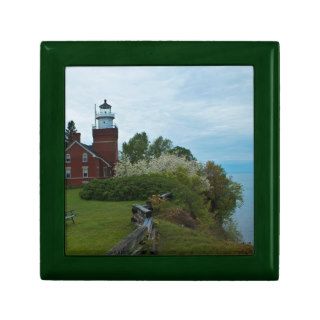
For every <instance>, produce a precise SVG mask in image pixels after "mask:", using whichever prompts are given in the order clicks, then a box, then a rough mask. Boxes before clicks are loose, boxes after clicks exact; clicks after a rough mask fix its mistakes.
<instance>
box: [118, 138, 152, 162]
mask: <svg viewBox="0 0 320 320" xmlns="http://www.w3.org/2000/svg"><path fill="white" fill-rule="evenodd" d="M148 147H149V140H148V136H147V134H146V133H145V132H141V133H136V134H135V135H134V136H133V137H132V138H131V139H130V140H129V141H128V142H124V143H123V144H122V153H121V155H122V158H123V159H128V160H129V161H130V162H131V163H136V162H138V161H139V160H144V159H146V157H147V151H148Z"/></svg>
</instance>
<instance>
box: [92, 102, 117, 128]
mask: <svg viewBox="0 0 320 320" xmlns="http://www.w3.org/2000/svg"><path fill="white" fill-rule="evenodd" d="M95 120H96V121H95V122H96V125H95V127H96V129H107V128H114V124H113V120H114V113H113V112H111V106H110V105H109V104H108V103H107V100H104V103H103V104H102V105H100V106H99V111H98V112H97V110H96V107H95ZM97 122H98V126H97Z"/></svg>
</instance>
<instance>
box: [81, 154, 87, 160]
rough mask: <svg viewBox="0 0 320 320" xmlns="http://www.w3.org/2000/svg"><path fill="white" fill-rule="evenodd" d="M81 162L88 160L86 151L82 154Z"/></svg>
mask: <svg viewBox="0 0 320 320" xmlns="http://www.w3.org/2000/svg"><path fill="white" fill-rule="evenodd" d="M82 162H88V154H87V153H83V154H82Z"/></svg>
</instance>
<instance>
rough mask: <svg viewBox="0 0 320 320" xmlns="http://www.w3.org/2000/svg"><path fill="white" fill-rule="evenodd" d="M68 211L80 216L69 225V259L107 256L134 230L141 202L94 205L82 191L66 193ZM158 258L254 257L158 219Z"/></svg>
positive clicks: (199, 232)
mask: <svg viewBox="0 0 320 320" xmlns="http://www.w3.org/2000/svg"><path fill="white" fill-rule="evenodd" d="M66 192H67V194H66V210H71V209H74V210H75V211H76V212H77V214H78V215H77V217H76V220H75V222H76V223H75V224H73V223H72V221H70V220H68V221H67V222H66V254H67V255H105V254H106V252H107V251H108V250H110V249H111V248H112V247H113V246H114V245H115V244H116V243H118V242H119V241H120V240H121V239H122V238H124V237H125V236H127V235H128V234H129V233H130V232H131V231H133V230H134V228H135V227H134V225H132V224H131V222H130V218H131V206H132V204H134V203H140V202H142V201H119V202H113V201H94V200H90V201H88V200H83V199H81V198H80V197H79V189H71V190H67V191H66ZM155 221H156V224H157V227H158V230H159V237H158V254H159V255H205V254H208V255H212V254H230V255H231V254H232V255H234V254H251V253H252V247H251V246H249V245H243V244H237V243H235V242H231V241H223V240H218V239H216V238H215V237H214V236H213V235H212V234H209V233H208V232H206V231H205V230H200V229H195V230H192V229H189V228H186V227H183V226H180V225H177V224H174V223H171V222H169V221H166V220H163V219H156V220H155Z"/></svg>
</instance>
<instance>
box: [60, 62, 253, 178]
mask: <svg viewBox="0 0 320 320" xmlns="http://www.w3.org/2000/svg"><path fill="white" fill-rule="evenodd" d="M104 99H107V101H108V103H109V104H111V105H112V111H113V112H115V114H116V118H115V123H116V124H117V126H118V128H119V148H120V149H121V145H122V143H123V142H124V141H128V139H129V138H131V137H132V136H133V135H134V134H135V133H136V132H142V131H145V132H146V133H147V134H148V136H149V139H150V140H151V141H152V140H153V139H154V138H156V137H158V136H159V135H162V136H163V137H166V138H169V139H170V140H172V142H173V144H174V145H179V146H183V147H186V148H188V149H190V150H191V152H192V153H193V154H194V156H195V157H196V158H197V159H198V160H199V161H201V162H205V161H207V160H213V161H215V162H217V163H220V164H222V165H223V167H224V168H225V169H226V170H227V171H228V172H229V173H233V172H234V173H235V172H252V171H253V68H252V67H249V66H234V67H233V66H225V67H68V68H67V69H66V123H67V122H68V121H70V120H74V121H75V123H76V127H77V130H78V132H81V140H82V142H84V143H87V144H91V143H92V135H91V125H92V124H93V123H94V105H95V104H97V106H98V105H100V104H102V103H103V100H104Z"/></svg>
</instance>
